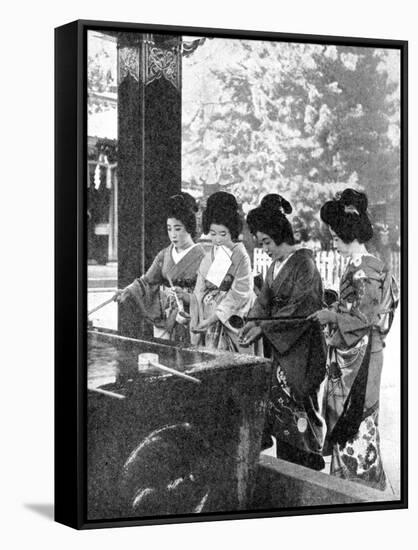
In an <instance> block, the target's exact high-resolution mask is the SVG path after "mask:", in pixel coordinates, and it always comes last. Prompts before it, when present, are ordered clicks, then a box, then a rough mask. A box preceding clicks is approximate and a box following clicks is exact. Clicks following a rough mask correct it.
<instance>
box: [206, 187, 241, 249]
mask: <svg viewBox="0 0 418 550" xmlns="http://www.w3.org/2000/svg"><path fill="white" fill-rule="evenodd" d="M213 223H215V224H217V225H224V226H225V227H227V228H228V230H229V232H230V233H231V239H232V240H233V241H237V240H238V236H239V234H240V233H241V231H242V219H241V216H240V214H239V211H238V203H237V201H236V199H235V197H234V195H231V193H226V192H225V191H218V192H217V193H213V195H211V196H210V197H209V198H208V200H207V203H206V208H205V210H204V212H203V215H202V229H203V233H205V234H206V235H207V234H208V233H209V231H210V226H211V225H212V224H213Z"/></svg>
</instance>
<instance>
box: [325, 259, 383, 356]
mask: <svg viewBox="0 0 418 550" xmlns="http://www.w3.org/2000/svg"><path fill="white" fill-rule="evenodd" d="M383 283H384V276H383V274H382V273H377V272H376V271H374V270H370V269H367V267H365V266H362V267H361V268H360V269H357V270H354V271H353V270H352V271H350V272H349V273H348V274H347V276H346V277H345V279H344V280H343V281H342V284H341V300H340V303H339V307H338V309H337V319H336V327H335V332H334V334H333V336H332V338H331V342H330V344H331V345H333V346H336V347H347V348H350V347H352V346H355V345H356V344H357V343H358V342H359V341H360V340H361V338H363V336H364V335H365V334H367V333H368V332H369V330H370V328H371V327H372V326H373V325H375V324H377V323H378V321H379V315H380V313H381V309H382V306H381V302H382V288H383Z"/></svg>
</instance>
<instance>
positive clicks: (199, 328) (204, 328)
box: [192, 314, 218, 332]
mask: <svg viewBox="0 0 418 550" xmlns="http://www.w3.org/2000/svg"><path fill="white" fill-rule="evenodd" d="M217 320H218V317H217V315H216V314H213V315H211V316H210V317H208V318H207V319H205V320H204V321H200V323H199V324H198V325H197V326H196V327H194V328H193V329H192V332H206V331H207V329H208V328H209V327H210V326H211V325H213V323H216V321H217Z"/></svg>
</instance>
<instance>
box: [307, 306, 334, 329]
mask: <svg viewBox="0 0 418 550" xmlns="http://www.w3.org/2000/svg"><path fill="white" fill-rule="evenodd" d="M307 319H310V320H311V321H318V322H319V324H321V325H327V324H328V323H336V322H337V313H336V312H335V311H333V310H332V309H326V308H325V309H320V310H318V311H315V313H312V315H309V317H307Z"/></svg>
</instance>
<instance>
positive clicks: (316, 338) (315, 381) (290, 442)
mask: <svg viewBox="0 0 418 550" xmlns="http://www.w3.org/2000/svg"><path fill="white" fill-rule="evenodd" d="M274 265H275V263H273V264H272V265H271V266H270V268H269V270H268V272H267V276H266V281H265V283H264V285H263V288H262V289H261V291H260V294H259V296H258V298H257V301H256V303H255V305H254V307H253V308H252V310H251V312H250V317H255V318H258V317H262V318H264V317H279V318H280V319H273V320H265V321H264V320H263V321H258V322H257V321H256V322H257V323H258V324H259V325H260V326H261V328H262V329H263V334H264V336H265V337H266V338H267V340H268V341H269V342H270V344H271V347H272V349H273V361H274V365H275V368H274V369H273V379H272V387H271V395H270V400H269V405H268V409H267V415H266V428H265V437H264V439H265V446H268V445H269V444H271V443H270V442H271V437H270V436H271V435H273V436H274V437H275V438H276V440H277V456H278V457H279V458H284V459H286V460H289V461H291V462H295V463H298V464H302V465H304V466H308V467H311V468H314V469H317V470H321V469H322V468H323V467H324V461H323V458H322V455H321V451H322V446H323V440H324V430H323V421H322V418H321V416H320V415H319V406H318V391H319V386H320V384H321V382H322V380H323V378H324V376H325V360H326V355H325V345H324V339H323V336H322V331H321V329H320V327H319V324H318V323H314V322H311V321H306V320H304V319H305V318H306V317H307V316H308V315H310V314H311V313H313V312H315V311H317V310H318V309H321V308H322V307H323V302H322V299H323V288H322V281H321V276H320V274H319V272H318V269H317V267H316V265H315V261H314V258H313V255H312V252H311V251H309V250H307V249H305V248H300V249H298V250H296V251H295V252H294V253H293V254H292V255H291V256H290V257H289V258H288V259H287V260H286V261H285V263H284V264H283V266H282V267H281V269H280V271H279V273H278V274H277V276H276V277H275V278H274ZM295 318H300V319H295Z"/></svg>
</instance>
